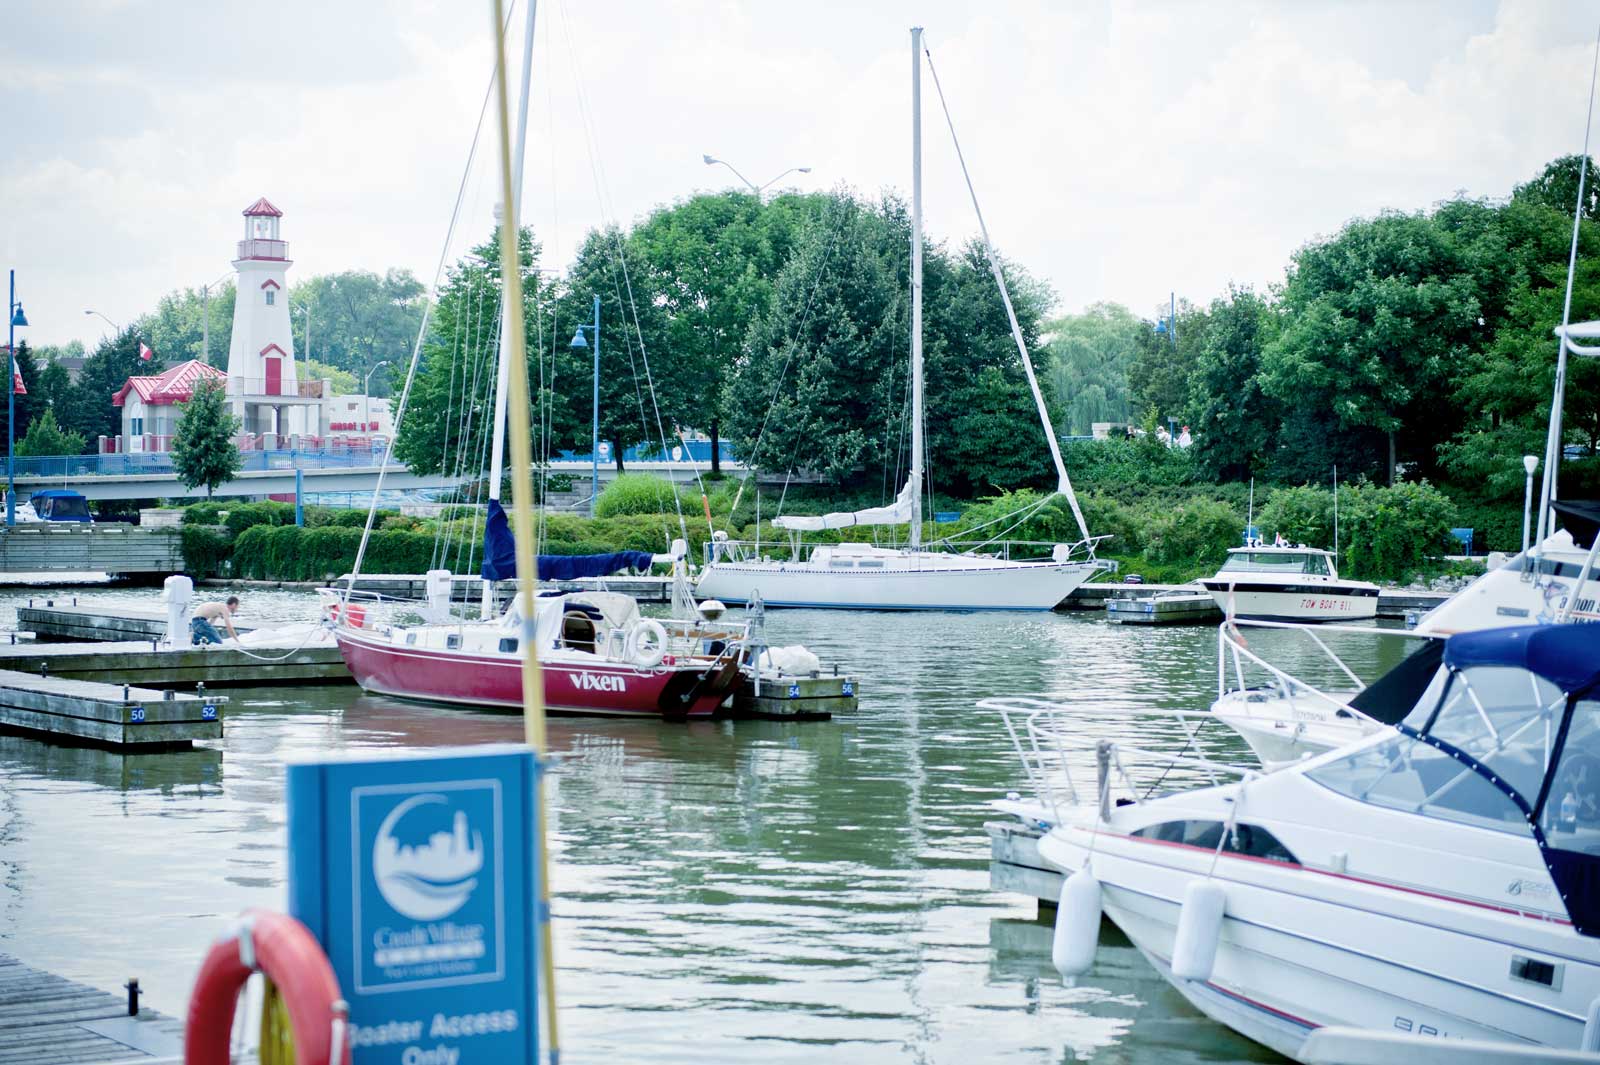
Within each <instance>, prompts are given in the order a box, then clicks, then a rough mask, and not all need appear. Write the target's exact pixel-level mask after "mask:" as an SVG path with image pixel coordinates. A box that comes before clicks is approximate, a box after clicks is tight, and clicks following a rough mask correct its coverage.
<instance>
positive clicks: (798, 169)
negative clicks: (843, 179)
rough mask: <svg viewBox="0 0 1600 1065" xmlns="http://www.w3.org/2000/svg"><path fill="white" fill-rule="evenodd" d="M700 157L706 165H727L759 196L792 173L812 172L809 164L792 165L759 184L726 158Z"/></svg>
mask: <svg viewBox="0 0 1600 1065" xmlns="http://www.w3.org/2000/svg"><path fill="white" fill-rule="evenodd" d="M700 158H702V159H704V160H705V161H706V165H707V166H725V167H727V168H728V169H729V170H732V171H733V176H734V177H736V178H738V179H739V180H740V181H742V182H744V183H745V184H746V185H748V186H749V187H750V191H751V192H753V193H755V194H756V195H757V196H760V195H761V194H762V193H763V192H765V191H766V190H767V189H768V188H770V187H771V186H773V185H775V184H777V183H778V182H780V181H782V180H783V179H784V178H786V177H788V176H789V175H790V174H809V173H811V168H810V167H809V166H791V167H790V168H789V169H787V170H785V171H784V172H783V173H781V174H779V175H778V176H777V177H775V178H773V179H772V180H771V181H769V182H767V183H766V184H765V185H757V184H756V183H755V182H753V181H751V180H750V179H749V178H747V177H745V176H744V175H743V174H741V173H739V171H738V170H736V169H734V165H733V164H732V163H730V162H728V161H727V160H726V159H717V158H715V157H713V156H709V155H702V156H701V157H700Z"/></svg>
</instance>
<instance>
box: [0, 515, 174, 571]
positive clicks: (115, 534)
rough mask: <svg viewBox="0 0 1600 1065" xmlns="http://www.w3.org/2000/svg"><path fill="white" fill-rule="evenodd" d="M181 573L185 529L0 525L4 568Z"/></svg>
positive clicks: (0, 559)
mask: <svg viewBox="0 0 1600 1065" xmlns="http://www.w3.org/2000/svg"><path fill="white" fill-rule="evenodd" d="M51 571H69V572H74V573H182V572H183V571H184V562H183V530H182V529H179V528H170V527H169V528H143V527H140V526H137V525H125V524H123V523H121V522H107V523H105V524H98V525H88V524H79V523H77V522H41V523H39V524H28V525H14V526H12V527H11V528H9V529H0V572H6V573H45V572H51Z"/></svg>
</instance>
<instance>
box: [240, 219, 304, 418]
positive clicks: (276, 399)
mask: <svg viewBox="0 0 1600 1065" xmlns="http://www.w3.org/2000/svg"><path fill="white" fill-rule="evenodd" d="M282 219H283V212H282V211H280V210H278V209H277V208H276V207H274V206H273V205H272V204H271V203H270V202H268V201H267V199H266V198H265V197H262V198H261V199H259V200H257V201H256V202H255V203H252V204H251V205H250V206H249V207H246V208H245V210H244V239H243V240H241V241H240V242H239V256H238V258H237V259H235V260H234V263H233V268H234V269H235V270H237V271H238V272H239V289H238V293H237V295H236V297H235V300H234V310H233V339H232V341H231V343H230V344H229V345H228V399H229V402H230V404H231V405H232V407H233V412H234V414H236V415H238V416H239V418H240V420H241V421H242V423H243V424H242V428H241V431H242V432H244V433H245V434H246V435H247V438H250V437H253V439H254V441H255V446H257V447H266V448H274V447H287V446H290V439H289V438H290V437H291V436H292V435H295V434H299V433H303V432H305V431H306V421H305V419H306V415H307V413H308V411H307V408H315V407H316V406H317V404H318V403H319V400H318V399H317V398H315V397H310V396H307V397H302V396H301V395H300V387H299V379H298V377H297V375H296V373H295V364H294V334H293V332H292V330H291V329H290V324H289V289H288V286H287V285H286V284H285V279H284V275H285V274H286V272H287V271H288V269H289V265H290V262H289V243H288V242H287V241H285V240H283V239H282V237H281V235H280V234H279V232H278V226H279V223H280V221H281V220H282ZM310 413H311V417H312V418H313V419H315V417H316V415H315V412H314V411H312V412H310Z"/></svg>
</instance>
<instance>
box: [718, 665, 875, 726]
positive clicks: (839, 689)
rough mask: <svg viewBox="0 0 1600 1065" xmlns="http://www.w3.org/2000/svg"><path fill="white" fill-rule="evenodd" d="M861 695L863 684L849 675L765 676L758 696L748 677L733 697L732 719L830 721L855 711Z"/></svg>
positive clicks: (753, 684)
mask: <svg viewBox="0 0 1600 1065" xmlns="http://www.w3.org/2000/svg"><path fill="white" fill-rule="evenodd" d="M860 692H861V682H860V681H859V680H857V679H856V678H855V677H854V676H853V675H851V674H848V673H833V674H828V673H814V674H807V675H805V676H801V677H791V676H776V677H774V676H766V677H763V678H762V679H761V693H760V694H759V695H758V694H756V684H755V681H754V680H752V679H751V678H749V677H746V678H745V679H744V680H743V681H741V682H740V684H739V689H738V691H737V692H735V693H734V697H733V716H734V717H757V718H776V719H780V720H786V721H827V720H828V719H830V718H832V717H833V715H834V714H845V713H850V712H851V711H854V710H855V709H856V708H857V707H858V705H859V703H860Z"/></svg>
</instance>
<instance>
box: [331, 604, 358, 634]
mask: <svg viewBox="0 0 1600 1065" xmlns="http://www.w3.org/2000/svg"><path fill="white" fill-rule="evenodd" d="M344 618H345V624H347V625H349V626H350V627H351V628H352V629H359V628H361V627H363V626H364V625H366V623H367V609H366V607H363V606H359V605H357V604H355V603H352V604H350V609H349V610H346V611H345V612H344ZM328 619H329V620H330V621H332V622H333V623H334V624H335V625H337V624H339V604H338V603H333V604H331V605H330V606H329V607H328Z"/></svg>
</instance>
